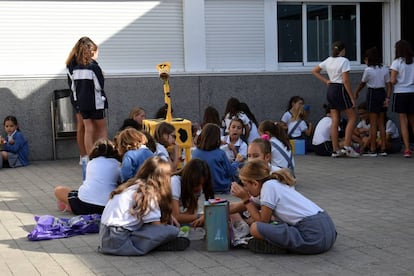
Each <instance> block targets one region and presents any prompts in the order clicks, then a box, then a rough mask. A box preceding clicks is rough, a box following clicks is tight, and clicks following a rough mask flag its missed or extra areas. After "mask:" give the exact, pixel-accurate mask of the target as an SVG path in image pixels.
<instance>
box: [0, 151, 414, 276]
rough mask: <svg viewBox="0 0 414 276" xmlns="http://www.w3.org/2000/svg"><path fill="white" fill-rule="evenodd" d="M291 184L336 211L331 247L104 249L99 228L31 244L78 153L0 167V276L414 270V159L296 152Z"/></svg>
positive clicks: (69, 180)
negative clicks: (296, 250)
mask: <svg viewBox="0 0 414 276" xmlns="http://www.w3.org/2000/svg"><path fill="white" fill-rule="evenodd" d="M296 164H297V169H296V175H297V177H298V185H297V189H298V190H300V191H301V192H302V193H303V194H305V195H306V196H308V197H310V198H311V199H313V200H314V201H315V202H316V203H318V204H319V205H320V206H321V207H322V208H324V209H325V210H326V211H328V212H329V214H330V215H331V216H332V217H333V220H334V222H335V224H336V225H337V230H338V233H339V236H338V239H337V242H336V244H335V246H334V248H333V249H332V250H331V251H329V252H328V253H325V254H321V255H314V256H301V255H282V256H280V255H260V254H253V253H251V252H249V251H248V250H241V249H239V250H230V251H228V252H207V251H205V250H204V244H203V242H202V241H197V242H193V243H192V244H191V247H190V248H189V249H188V250H186V251H184V252H178V253H172V252H154V253H151V254H149V255H147V256H144V257H115V256H104V255H101V254H99V253H97V252H96V248H97V244H98V237H97V235H95V234H93V235H86V236H76V237H72V238H68V239H59V240H50V241H41V242H30V241H28V240H27V238H26V236H27V234H28V232H29V231H31V230H32V229H33V227H34V220H33V216H34V215H37V214H40V215H42V214H50V215H54V216H59V217H62V216H65V215H66V214H65V213H63V214H62V213H61V212H59V211H57V209H56V201H55V199H54V196H53V188H54V186H56V185H58V184H65V185H73V187H75V188H76V187H77V186H78V185H77V184H78V183H79V182H80V178H81V168H80V166H79V165H77V163H76V160H74V159H72V160H60V161H47V162H33V164H32V165H30V166H29V167H26V168H19V169H3V170H0V199H1V201H0V256H1V258H0V274H1V275H25V276H29V275H54V276H56V275H215V276H217V275H253V274H255V275H335V276H339V275H346V276H349V275H414V200H413V198H414V178H413V176H414V172H413V169H414V158H412V159H404V158H402V156H401V155H393V156H388V157H386V158H383V157H377V158H372V157H363V158H359V159H347V158H340V159H339V158H338V159H331V158H329V157H317V156H314V155H306V156H297V157H296Z"/></svg>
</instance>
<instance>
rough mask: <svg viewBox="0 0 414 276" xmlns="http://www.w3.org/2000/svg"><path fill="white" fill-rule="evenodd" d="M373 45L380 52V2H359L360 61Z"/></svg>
mask: <svg viewBox="0 0 414 276" xmlns="http://www.w3.org/2000/svg"><path fill="white" fill-rule="evenodd" d="M374 46H375V47H377V49H378V50H379V52H380V53H382V3H361V55H362V56H361V63H364V54H365V51H366V50H367V49H369V48H371V47H374Z"/></svg>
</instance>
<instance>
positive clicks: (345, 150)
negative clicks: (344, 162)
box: [341, 147, 359, 158]
mask: <svg viewBox="0 0 414 276" xmlns="http://www.w3.org/2000/svg"><path fill="white" fill-rule="evenodd" d="M341 151H342V152H343V153H344V155H346V156H348V157H353V158H355V157H359V153H357V152H356V151H355V150H354V149H353V148H352V147H344V148H343V149H342V150H341Z"/></svg>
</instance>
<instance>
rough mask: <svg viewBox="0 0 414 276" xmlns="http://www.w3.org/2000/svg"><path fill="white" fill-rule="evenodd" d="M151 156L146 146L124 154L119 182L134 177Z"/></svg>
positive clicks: (151, 153)
mask: <svg viewBox="0 0 414 276" xmlns="http://www.w3.org/2000/svg"><path fill="white" fill-rule="evenodd" d="M153 155H154V154H153V152H152V151H150V150H149V149H148V148H147V147H146V146H141V147H140V148H139V149H134V150H129V151H127V152H125V154H124V156H123V157H122V163H121V182H125V181H127V180H128V179H130V178H132V177H134V176H135V175H136V173H137V172H138V170H139V168H140V167H141V165H142V164H143V163H144V162H145V160H147V159H148V158H150V157H152V156H153Z"/></svg>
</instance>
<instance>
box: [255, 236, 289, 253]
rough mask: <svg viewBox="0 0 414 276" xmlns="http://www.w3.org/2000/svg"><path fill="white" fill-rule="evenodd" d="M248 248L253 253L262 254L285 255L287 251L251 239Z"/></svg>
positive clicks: (265, 242) (262, 241)
mask: <svg viewBox="0 0 414 276" xmlns="http://www.w3.org/2000/svg"><path fill="white" fill-rule="evenodd" d="M247 246H248V248H249V249H250V251H252V252H254V253H262V254H286V253H287V250H286V249H284V248H280V247H278V246H276V245H273V244H271V243H269V242H267V241H265V240H258V239H251V240H250V241H249V243H248V245H247Z"/></svg>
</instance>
